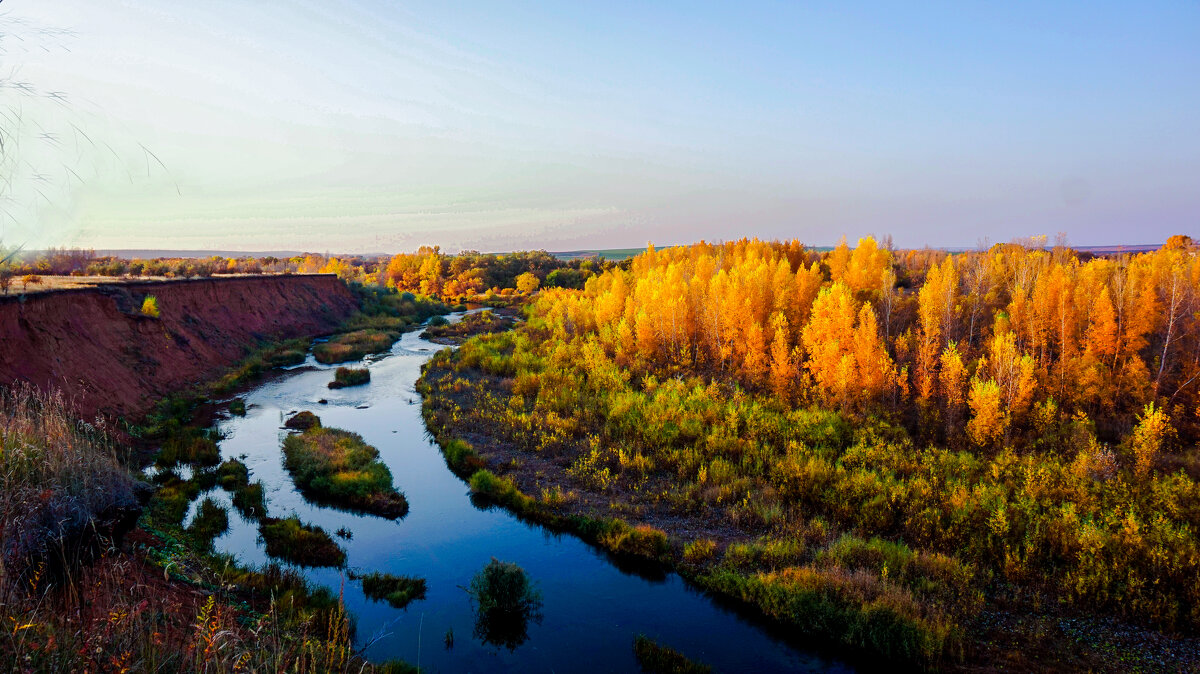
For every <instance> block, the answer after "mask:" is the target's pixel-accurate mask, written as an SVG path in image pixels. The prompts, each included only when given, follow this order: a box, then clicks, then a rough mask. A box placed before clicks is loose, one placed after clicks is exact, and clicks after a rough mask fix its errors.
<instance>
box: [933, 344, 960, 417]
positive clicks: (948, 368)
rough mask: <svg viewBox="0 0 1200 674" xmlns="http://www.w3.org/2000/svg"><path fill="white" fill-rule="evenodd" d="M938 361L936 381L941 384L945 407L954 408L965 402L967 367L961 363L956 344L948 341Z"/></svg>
mask: <svg viewBox="0 0 1200 674" xmlns="http://www.w3.org/2000/svg"><path fill="white" fill-rule="evenodd" d="M940 361H941V369H940V370H939V371H938V381H939V383H940V384H941V391H942V398H943V399H944V400H945V401H946V407H947V409H951V410H956V409H958V408H960V407H962V405H963V403H965V402H966V384H967V367H966V365H964V364H963V359H962V354H961V353H959V351H958V344H957V343H955V342H950V345H949V346H948V347H946V349H945V350H944V351H942V357H941V359H940Z"/></svg>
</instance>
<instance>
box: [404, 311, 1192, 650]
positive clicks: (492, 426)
mask: <svg viewBox="0 0 1200 674" xmlns="http://www.w3.org/2000/svg"><path fill="white" fill-rule="evenodd" d="M531 339H536V338H535V337H534V336H532V335H529V334H511V335H505V336H501V337H498V338H491V342H489V341H488V338H485V339H484V340H483V342H480V343H488V344H489V346H488V347H487V348H473V347H472V345H474V344H476V343H477V342H469V343H468V344H467V345H466V346H464V347H463V349H462V350H460V351H459V352H456V353H455V354H453V355H451V354H444V355H439V356H438V357H436V358H435V359H434V360H433V361H431V363H430V365H429V366H428V368H427V369H426V371H425V373H424V377H423V379H422V382H421V384H420V386H421V391H422V393H423V394H425V414H426V419H427V422H428V425H429V428H430V430H431V432H433V433H434V435H435V436H436V437H437V438H438V440H439V443H440V444H441V445H442V447H443V451H444V454H445V457H446V460H447V463H448V464H449V465H450V466H451V467H452V468H454V469H455V470H456V472H457V473H458V474H459V475H460V477H462V478H463V479H464V480H468V481H469V484H470V485H471V486H472V488H473V489H474V490H476V491H478V492H480V493H483V494H486V495H489V496H491V497H492V498H494V499H496V500H497V501H498V502H499V503H501V504H502V505H504V506H505V507H507V508H509V509H511V510H512V511H514V512H517V513H519V514H521V515H522V516H524V517H528V518H530V519H531V520H534V521H538V522H542V523H544V524H548V525H550V526H558V527H560V528H562V529H565V530H569V531H572V532H574V533H576V534H578V535H581V536H583V537H584V538H586V539H589V540H592V541H594V542H595V543H597V544H598V545H599V546H601V547H604V548H607V549H613V547H614V543H616V542H617V541H618V540H620V539H619V538H613V537H606V536H605V532H606V531H613V530H621V531H633V532H637V531H639V527H642V528H644V529H642V530H643V531H645V532H647V533H649V532H653V531H661V532H662V533H663V534H664V539H665V541H664V542H665V549H664V547H663V546H662V545H657V544H656V545H653V546H650V547H649V548H647V550H648V551H649V553H650V555H649V556H650V557H652V558H653V559H654V561H656V562H659V563H664V562H665V563H666V564H668V565H669V566H670V567H671V568H674V569H676V570H678V571H679V572H680V573H681V574H683V575H685V576H686V577H688V578H690V579H691V580H692V581H693V582H695V583H697V584H698V585H699V586H700V587H703V588H705V589H707V590H710V591H713V592H716V593H718V594H720V595H724V596H729V597H733V598H736V599H737V600H739V601H744V602H746V603H747V604H748V605H752V606H754V607H756V610H758V611H761V612H762V613H764V614H766V615H770V616H773V617H774V618H776V619H778V620H780V621H781V622H783V623H789V624H792V625H794V626H795V627H797V628H799V629H800V630H802V631H807V632H809V633H810V634H816V635H821V636H822V637H825V638H828V639H830V640H831V641H833V642H838V641H841V642H842V645H841V648H842V649H843V652H845V651H852V650H857V651H858V656H859V657H866V658H868V660H867V662H868V663H871V662H874V663H875V664H878V662H880V660H871V659H870V658H871V657H872V656H874V657H875V658H880V657H881V656H883V657H884V659H886V660H888V661H889V664H890V665H891V666H895V662H894V661H895V660H897V659H901V658H902V659H905V660H907V661H908V663H909V666H911V667H914V668H926V669H939V670H944V671H971V672H1000V671H1029V670H1038V671H1061V672H1071V671H1097V672H1127V671H1145V672H1151V671H1192V670H1193V669H1194V668H1195V667H1196V665H1197V663H1200V649H1197V642H1196V640H1195V639H1182V638H1175V637H1172V636H1169V635H1166V634H1163V633H1160V632H1156V631H1153V630H1147V629H1144V628H1140V627H1137V626H1135V625H1131V624H1128V623H1124V622H1121V621H1117V620H1114V619H1112V618H1109V617H1106V616H1102V615H1091V614H1087V613H1084V612H1082V611H1080V610H1078V609H1075V610H1072V609H1071V608H1070V607H1068V606H1063V605H1061V604H1058V603H1057V602H1055V601H1053V600H1052V599H1050V598H1049V597H1048V596H1047V595H1045V594H1042V593H1040V592H1038V591H1037V589H1036V588H1028V587H1027V588H1025V589H1020V588H1016V587H1012V586H1009V585H1006V584H1002V583H999V582H989V581H988V579H987V578H986V577H978V578H972V577H971V576H970V575H961V574H959V575H958V576H956V575H955V574H956V573H957V572H954V571H953V569H954V567H953V566H951V565H949V564H948V563H947V562H946V561H945V560H944V558H938V557H935V556H933V555H929V554H927V553H918V552H913V551H909V550H907V548H905V547H903V546H898V545H895V544H892V543H887V542H885V541H880V540H879V539H869V540H864V539H861V538H855V537H853V536H849V535H848V534H844V533H841V532H837V531H836V530H835V529H833V528H832V527H830V526H829V525H828V524H824V525H821V523H820V521H819V520H818V521H817V525H816V526H814V525H812V524H810V525H809V526H808V528H807V529H805V533H804V536H803V537H801V538H796V537H794V536H792V535H787V536H783V535H780V533H779V532H780V531H781V529H779V528H777V527H779V525H780V523H781V522H784V521H788V520H790V519H792V518H793V517H796V516H797V515H802V514H803V513H795V514H793V513H791V512H790V511H788V510H783V509H779V508H778V507H776V508H774V509H772V508H771V507H770V503H771V502H770V501H760V502H755V501H754V500H743V499H741V498H740V497H739V498H736V499H729V498H725V497H724V496H723V493H724V492H723V489H727V488H728V485H730V478H729V476H727V475H725V476H723V475H719V474H714V473H713V472H711V471H715V470H716V468H712V467H709V466H704V467H703V468H704V470H705V471H710V472H708V479H705V478H703V477H702V478H701V479H700V480H699V481H700V482H701V483H702V486H704V489H706V490H708V491H698V492H695V493H692V492H690V491H689V492H686V493H681V492H680V491H679V489H678V487H679V485H678V484H677V483H676V481H675V480H673V479H672V478H671V477H670V476H669V475H663V474H662V473H661V472H659V473H656V472H655V471H653V470H652V466H653V462H654V461H655V460H656V456H655V455H653V454H641V453H639V451H638V449H639V447H638V445H637V444H635V443H628V444H625V445H624V446H622V447H621V448H620V449H621V451H620V452H618V451H617V450H616V449H611V451H609V450H610V448H605V447H603V446H602V445H601V444H600V440H599V437H598V436H600V435H603V434H604V432H605V431H603V430H599V429H597V428H596V427H594V426H592V425H589V423H590V422H589V419H590V418H591V416H590V415H591V414H592V413H594V412H595V410H594V409H592V408H591V407H590V406H589V405H588V404H586V403H584V402H581V401H579V400H576V399H574V398H572V395H573V394H574V395H576V396H582V395H586V392H582V391H579V388H578V386H576V385H574V384H573V383H571V382H565V381H558V380H556V379H554V378H553V377H551V376H549V375H547V376H546V377H545V378H544V379H543V380H542V381H540V382H539V381H538V377H537V375H536V374H531V372H535V371H536V368H528V367H526V365H527V364H528V363H530V362H533V359H534V358H535V356H533V355H531V354H530V348H529V343H530V342H529V341H528V340H531ZM523 340H524V341H523ZM606 376H607V377H611V376H615V375H614V374H613V373H612V372H611V371H610V370H606V369H605V368H604V367H603V366H602V365H599V364H598V365H595V366H594V367H593V368H592V369H590V370H589V371H588V377H589V378H591V379H592V380H593V381H594V380H597V379H599V378H603V377H606ZM546 386H552V387H553V391H554V393H550V392H548V391H547V389H546V388H545V387H546ZM676 388H682V389H683V391H682V392H681V391H679V390H675V388H672V384H671V382H664V383H663V385H662V395H667V396H669V395H681V396H686V395H687V391H688V390H689V388H688V386H687V385H681V386H679V387H676ZM702 390H703V389H702ZM714 395H715V394H714ZM714 395H708V394H706V399H715V398H714ZM535 396H538V400H539V401H540V400H541V399H542V398H541V396H547V397H557V398H560V399H566V402H563V403H562V405H561V407H562V409H563V410H564V411H562V412H558V413H556V414H550V413H547V414H544V415H535V414H533V413H531V411H530V405H529V403H530V402H531V401H532V399H533V398H534V397H535ZM522 399H523V401H524V402H522ZM571 400H575V402H571ZM626 404H627V405H628V408H627V409H635V410H636V409H638V408H637V403H636V401H629V402H627V403H626ZM747 404H752V403H747ZM568 408H569V409H572V410H573V412H572V413H570V414H567V413H566V412H565V409H568ZM556 409H557V408H556ZM690 412H691V414H692V415H693V416H701V417H702V416H703V415H704V414H705V413H706V412H705V411H704V410H703V408H698V409H690ZM643 413H644V411H643ZM756 414H757V420H756V423H759V424H762V425H763V427H764V428H769V424H770V417H769V416H766V415H765V411H762V410H760V411H759V412H757V413H756ZM636 418H637V419H642V417H636ZM676 421H678V420H676ZM601 422H602V423H603V424H608V425H609V428H613V427H618V428H619V427H620V426H621V424H625V423H638V424H641V427H642V428H646V427H652V428H655V429H659V430H662V429H661V428H660V427H659V424H660V423H661V422H659V421H655V422H651V421H649V420H645V419H642V420H641V421H630V420H627V419H621V418H612V417H606V418H603V419H601ZM792 423H796V422H795V421H793V422H792ZM804 423H806V424H808V425H809V426H810V427H811V428H810V429H809V430H808V431H806V432H809V433H811V434H812V440H810V442H812V443H813V444H814V445H817V446H820V445H819V444H817V443H820V442H825V443H829V442H846V440H844V439H843V440H837V438H838V437H841V436H843V435H844V436H845V437H846V438H848V437H849V432H848V430H847V429H840V430H839V427H838V422H837V420H836V418H834V417H833V416H832V415H830V418H827V419H822V418H820V415H810V416H809V417H807V419H806V421H805V422H804ZM601 428H603V426H602V427H601ZM647 432H652V431H647ZM673 432H674V433H677V434H680V435H683V434H686V433H695V431H694V430H689V429H688V428H687V427H686V426H685V425H683V424H682V423H680V424H678V425H675V426H674V431H673ZM692 437H695V436H694V435H693V436H692ZM664 444H665V443H664ZM726 451H728V452H730V453H731V454H734V453H733V452H732V451H731V450H726ZM741 451H742V452H747V451H749V450H748V449H747V450H741ZM843 451H844V450H843ZM610 454H611V455H610ZM734 455H735V456H736V454H734ZM658 456H661V454H660V455H658ZM742 460H743V461H744V460H746V459H745V457H744V456H743V459H742ZM713 465H714V466H716V467H718V468H719V466H720V463H719V462H716V463H714V464H713ZM814 479H815V478H814ZM735 493H736V492H735ZM805 519H807V518H805ZM802 521H803V520H802ZM614 522H617V523H615V524H614ZM597 523H599V524H597ZM637 551H638V546H630V549H628V550H626V552H634V553H636V552H637ZM939 565H940V566H939ZM794 569H800V571H796V570H794ZM843 569H845V571H843ZM872 569H873V571H872ZM934 569H941V570H939V571H936V574H935V575H927V574H929V573H930V571H933V570H934ZM822 573H832V574H844V575H833V576H831V578H832V579H833V580H836V579H837V578H839V577H841V578H845V579H847V581H848V582H849V581H853V582H855V583H860V584H861V586H862V587H864V588H871V587H875V588H880V589H879V590H870V589H868V590H867V591H865V592H863V593H862V594H860V595H858V599H857V602H858V603H857V604H856V603H853V602H852V601H851V600H850V599H847V598H845V597H846V595H845V594H840V593H837V592H834V591H824V590H821V589H820V588H821V587H822V585H820V583H823V582H826V581H824V580H823V579H822V577H821V575H820V574H822ZM867 573H870V574H872V575H871V576H868V575H865V574H867ZM872 576H873V577H872ZM956 578H959V579H956ZM833 580H831V581H829V582H833ZM825 587H830V586H828V585H827V586H825ZM784 590H786V591H784ZM872 592H879V593H880V594H875V595H873V594H872ZM903 592H909V593H911V594H910V595H908V597H909V598H905V596H904V595H903V594H902V593H903ZM888 593H894V594H890V595H889V594H888ZM912 597H916V598H917V600H919V601H920V602H921V604H920V605H913V604H908V605H907V606H906V605H905V604H904V603H903V602H905V601H910V602H911V601H912ZM877 598H887V601H888V602H894V603H891V604H884V603H879V602H878V599H877ZM964 600H965V601H964ZM805 602H807V603H805ZM956 602H962V603H960V604H958V606H959V607H960V608H956V609H955V610H954V613H951V614H950V616H949V618H950V620H947V621H946V622H944V623H941V624H942V625H947V626H948V630H947V631H946V632H943V634H945V635H946V637H947V638H946V639H945V640H944V641H942V642H941V643H940V644H938V643H933V644H930V642H928V641H926V642H924V643H925V644H927V645H925V646H922V645H921V644H922V642H921V641H920V639H924V638H928V637H919V636H918V637H916V638H915V639H914V640H913V641H908V642H906V641H905V640H906V639H913V637H905V636H904V631H903V629H901V628H904V625H905V620H910V621H911V622H910V623H909V624H910V625H912V626H913V627H915V628H916V629H919V630H926V631H928V633H931V634H937V631H936V630H939V629H942V628H940V627H939V623H937V622H932V620H935V619H936V618H934V616H936V614H934V613H927V611H930V610H931V609H933V608H936V607H939V606H947V605H949V606H955V603H956ZM889 605H890V606H892V607H898V608H893V609H891V610H893V611H894V612H893V614H892V617H891V620H892V622H891V623H890V624H886V625H880V626H881V627H883V629H881V630H877V631H875V632H874V633H873V634H871V635H867V634H865V633H860V634H861V635H860V636H854V634H855V633H854V630H856V629H862V628H859V627H856V625H863V624H870V623H869V622H866V623H860V622H858V621H869V620H872V619H875V618H872V617H871V616H875V617H879V616H882V615H885V614H884V613H882V611H881V609H883V608H884V607H885V606H889ZM905 616H908V617H907V618H905ZM927 616H928V617H927ZM897 617H899V618H902V619H900V620H897ZM922 621H928V622H922ZM847 637H848V638H847ZM880 637H882V639H880ZM872 639H874V641H873V640H872ZM906 643H908V644H912V645H911V646H906V645H905V644H906ZM888 649H892V650H888ZM906 649H907V650H906Z"/></svg>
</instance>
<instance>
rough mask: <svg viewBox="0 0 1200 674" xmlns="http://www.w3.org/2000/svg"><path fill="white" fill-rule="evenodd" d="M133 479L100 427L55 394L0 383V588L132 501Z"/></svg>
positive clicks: (129, 506)
mask: <svg viewBox="0 0 1200 674" xmlns="http://www.w3.org/2000/svg"><path fill="white" fill-rule="evenodd" d="M133 485H134V482H133V479H132V478H131V477H130V475H129V472H128V471H127V470H126V469H125V468H124V467H122V466H121V464H120V463H119V462H118V460H117V457H116V452H115V450H114V445H113V443H112V442H111V441H110V440H109V438H108V437H107V436H106V435H105V434H104V433H103V431H102V430H98V429H97V428H95V427H93V426H91V425H89V424H86V423H84V422H82V421H78V420H76V419H75V418H74V417H73V416H72V415H71V414H70V413H69V412H68V410H67V406H66V402H65V401H64V399H63V397H62V396H61V395H60V394H53V395H51V394H45V393H41V392H38V391H37V390H35V389H33V388H32V387H30V386H28V385H24V384H22V385H18V386H15V387H12V388H8V389H0V592H3V595H2V596H7V595H8V590H10V589H11V586H12V585H13V584H14V583H15V582H16V581H17V580H18V578H20V577H21V576H22V575H23V574H25V573H26V571H28V570H29V568H30V566H31V565H33V564H36V563H37V562H39V561H42V560H43V558H44V557H45V556H46V555H48V554H51V553H52V552H53V549H54V548H55V547H56V546H61V544H62V543H63V540H64V539H66V538H68V537H74V536H78V535H79V534H81V533H83V532H84V530H85V529H86V528H87V527H89V526H92V525H94V524H95V523H96V520H97V519H99V518H103V517H106V516H112V515H114V514H115V512H116V511H117V510H118V509H121V508H131V507H134V506H136V505H137V499H136V498H135V494H134V488H133Z"/></svg>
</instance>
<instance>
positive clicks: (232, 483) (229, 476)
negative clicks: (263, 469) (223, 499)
mask: <svg viewBox="0 0 1200 674" xmlns="http://www.w3.org/2000/svg"><path fill="white" fill-rule="evenodd" d="M217 483H218V484H220V485H221V487H222V488H223V489H225V490H226V491H229V492H236V491H237V490H239V489H244V488H245V487H246V486H247V485H249V484H250V469H249V468H247V467H246V464H244V463H242V462H241V461H238V460H237V459H228V460H227V461H225V463H222V464H221V465H220V466H218V467H217Z"/></svg>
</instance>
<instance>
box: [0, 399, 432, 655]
mask: <svg viewBox="0 0 1200 674" xmlns="http://www.w3.org/2000/svg"><path fill="white" fill-rule="evenodd" d="M170 407H171V406H170V405H166V406H164V408H161V409H160V414H159V416H158V418H157V420H156V424H158V426H159V428H160V429H167V430H160V431H159V432H160V433H167V434H168V435H169V434H171V433H174V432H177V431H178V430H179V429H182V428H184V426H183V423H184V422H183V421H182V420H177V421H178V423H177V424H172V423H166V420H165V417H164V415H165V414H166V412H165V411H164V410H167V409H169V408H170ZM184 409H186V407H183V406H181V407H178V408H176V412H181V411H182V410H184ZM171 429H175V430H171ZM0 433H2V435H0V442H2V445H0V449H2V450H3V451H2V452H0V465H2V466H3V470H2V471H0V480H3V484H2V485H0V487H2V489H0V499H3V508H2V513H3V517H4V521H3V523H2V524H3V526H0V543H2V545H3V548H2V549H3V555H2V556H0V560H3V567H2V568H0V572H2V573H0V607H2V610H3V615H4V618H5V622H6V623H7V625H8V626H7V627H6V628H5V629H3V630H0V668H3V669H4V670H5V671H45V672H76V671H193V672H225V671H294V672H351V671H353V672H362V671H377V672H402V671H412V670H411V668H408V667H407V666H406V665H404V664H403V663H391V664H384V665H371V664H369V663H366V662H365V661H363V660H362V658H361V657H359V656H358V655H357V654H356V653H355V651H354V647H353V639H352V634H353V626H352V624H351V621H350V619H349V617H348V616H347V615H346V612H345V609H344V607H343V605H342V603H341V601H340V599H339V598H338V597H337V596H336V595H334V594H333V593H331V592H329V591H328V590H325V589H323V588H313V587H310V586H309V585H308V584H307V583H306V582H305V581H304V580H303V578H302V577H300V576H299V575H298V574H295V573H293V572H290V571H285V570H282V569H280V568H279V567H276V566H268V567H265V568H262V569H257V570H255V569H246V568H243V567H240V566H239V565H238V564H237V563H236V562H235V561H234V560H231V559H228V558H225V557H221V556H219V555H214V554H212V553H211V551H210V547H209V546H210V545H211V540H212V537H213V536H215V535H217V534H219V533H220V531H221V530H223V529H224V528H225V526H226V525H227V521H228V520H227V516H226V513H225V511H224V509H223V508H221V507H220V506H219V505H217V504H216V502H215V501H214V500H213V499H211V498H205V499H204V500H203V501H201V503H200V505H199V507H198V508H197V509H196V514H195V516H194V517H193V518H192V521H191V523H190V524H188V525H187V526H186V527H185V526H184V518H185V515H186V513H187V510H188V506H189V503H191V502H192V501H194V500H195V499H197V498H198V497H199V496H200V495H201V494H202V493H204V492H205V491H207V490H210V489H213V488H223V489H226V490H229V491H231V492H232V493H233V494H234V502H235V504H237V503H238V501H239V499H238V495H239V494H242V493H246V492H249V491H253V489H252V488H253V487H257V488H258V491H257V508H258V514H257V517H259V518H261V517H262V516H263V513H264V512H265V506H264V505H263V499H262V491H261V489H262V485H261V484H258V483H254V484H251V483H250V482H249V473H248V471H247V470H246V467H245V466H244V465H242V464H241V463H240V462H237V461H235V460H230V461H226V462H225V463H223V464H221V465H220V466H219V467H216V468H214V467H212V466H211V465H208V462H207V460H206V459H204V457H203V456H202V455H197V454H191V455H177V456H176V458H175V459H174V460H173V461H172V462H170V463H171V464H172V466H175V465H179V464H186V465H187V467H188V469H189V470H190V472H191V473H192V474H193V477H191V478H190V479H188V480H183V479H181V478H180V477H179V476H178V475H177V474H176V473H175V472H174V468H171V467H168V468H165V469H163V470H161V471H159V472H158V473H157V474H156V475H155V478H154V480H155V482H156V484H157V486H158V488H157V490H156V491H155V493H154V495H153V497H152V498H151V502H150V504H149V506H148V507H147V508H146V509H145V510H144V511H143V512H142V514H141V517H140V519H139V518H138V501H137V498H136V496H137V495H138V494H144V493H145V491H144V490H142V489H140V488H139V483H138V482H137V481H136V479H135V478H134V477H133V475H131V473H130V471H129V470H128V468H127V467H126V466H124V465H122V463H121V462H120V461H119V460H118V458H117V453H118V452H117V451H116V449H117V447H118V446H117V445H116V444H115V443H113V442H112V441H111V440H109V439H108V437H107V436H106V435H105V434H104V433H103V432H102V431H101V430H100V429H97V428H95V427H92V426H90V425H88V424H85V423H82V422H80V421H78V420H76V419H74V418H73V417H72V416H71V414H70V413H69V411H68V409H67V408H66V406H65V405H64V403H63V401H62V399H61V398H58V397H54V396H47V395H44V394H40V393H37V392H34V391H31V390H29V389H26V388H20V387H18V388H16V389H10V390H6V391H5V393H4V397H3V400H2V401H0ZM187 435H189V436H192V437H194V436H195V433H189V434H187ZM166 440H167V441H168V442H171V441H172V440H171V438H170V437H168V438H166ZM173 442H174V445H178V446H186V445H187V444H188V442H186V441H183V440H176V441H173ZM185 454H186V453H185ZM131 518H132V519H138V526H137V528H135V529H134V530H133V531H132V532H130V533H126V532H127V530H128V527H129V526H130V525H131V524H133V522H132V519H131Z"/></svg>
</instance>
